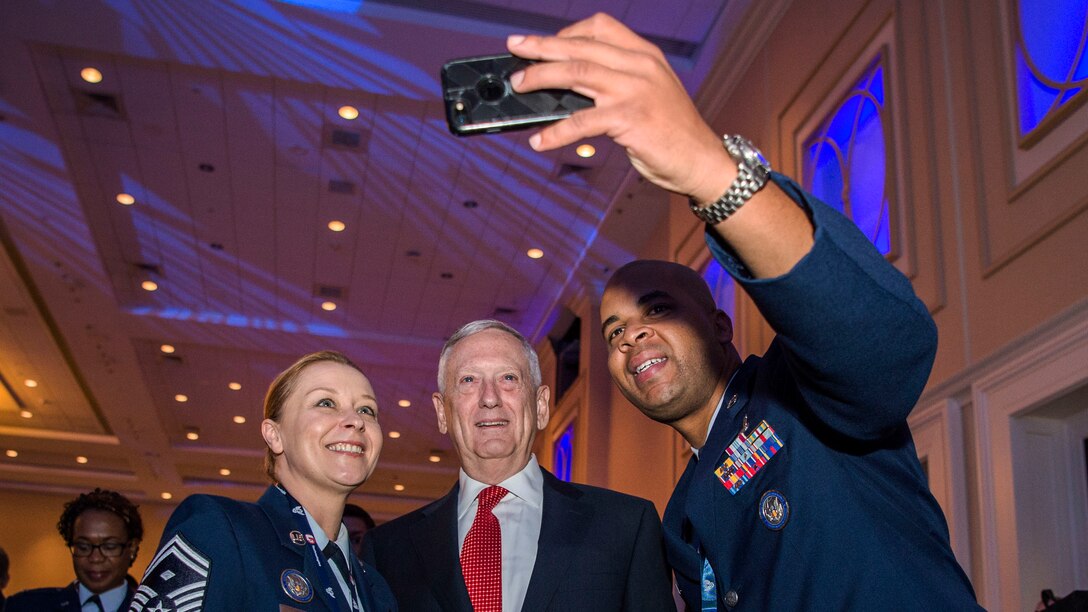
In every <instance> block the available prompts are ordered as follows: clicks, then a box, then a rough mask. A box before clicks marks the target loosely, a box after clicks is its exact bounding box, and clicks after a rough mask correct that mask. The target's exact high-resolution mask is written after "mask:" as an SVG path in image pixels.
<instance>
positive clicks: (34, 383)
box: [23, 378, 38, 389]
mask: <svg viewBox="0 0 1088 612" xmlns="http://www.w3.org/2000/svg"><path fill="white" fill-rule="evenodd" d="M23 384H24V385H26V386H28V387H30V388H31V389H33V388H34V387H37V386H38V381H36V380H34V379H33V378H28V379H26V380H24V381H23Z"/></svg>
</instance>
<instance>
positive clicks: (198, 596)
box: [130, 495, 248, 612]
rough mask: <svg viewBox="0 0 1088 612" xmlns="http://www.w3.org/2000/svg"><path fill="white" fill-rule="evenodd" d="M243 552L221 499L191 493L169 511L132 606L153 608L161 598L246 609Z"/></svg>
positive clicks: (209, 607)
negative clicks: (172, 511)
mask: <svg viewBox="0 0 1088 612" xmlns="http://www.w3.org/2000/svg"><path fill="white" fill-rule="evenodd" d="M241 551H242V547H241V546H240V545H239V542H238V538H237V534H236V533H235V531H234V529H233V527H232V525H231V521H230V518H229V516H228V515H227V513H226V512H225V511H224V508H223V506H222V505H221V504H220V503H219V501H218V499H217V498H215V497H211V496H208V495H194V496H191V497H189V498H187V499H186V500H185V501H183V502H182V503H181V505H180V506H178V508H177V510H175V511H174V513H173V514H172V515H171V516H170V520H169V521H168V522H167V524H166V529H165V530H164V531H163V534H162V539H161V540H160V541H159V548H158V550H157V551H156V552H155V557H154V558H153V559H152V560H151V563H150V564H149V565H148V567H147V571H146V572H145V573H144V578H143V581H141V583H140V587H139V589H137V591H136V596H135V598H134V599H133V601H132V606H131V607H130V610H131V611H132V612H139V611H142V610H145V609H150V608H153V607H154V606H155V605H156V604H157V603H158V602H174V604H176V605H181V604H182V603H184V604H185V605H197V608H198V609H205V610H241V609H243V608H244V607H245V602H244V599H243V598H244V595H245V592H246V588H248V587H246V586H244V584H245V581H244V580H243V571H244V570H243V567H244V564H243V560H242V557H241ZM179 597H183V598H184V602H179V601H178V598H179Z"/></svg>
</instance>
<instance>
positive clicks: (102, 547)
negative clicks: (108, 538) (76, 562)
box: [68, 542, 129, 557]
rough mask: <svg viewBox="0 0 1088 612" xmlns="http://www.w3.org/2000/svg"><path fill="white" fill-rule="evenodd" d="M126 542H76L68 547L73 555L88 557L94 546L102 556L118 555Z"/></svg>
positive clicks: (126, 544)
mask: <svg viewBox="0 0 1088 612" xmlns="http://www.w3.org/2000/svg"><path fill="white" fill-rule="evenodd" d="M128 544H129V543H128V542H103V543H101V544H91V543H90V542H76V543H75V544H72V545H71V546H69V547H68V548H69V549H70V550H71V551H72V556H73V557H89V556H91V554H92V553H94V551H95V549H96V548H97V549H98V552H100V553H102V556H103V557H120V556H121V552H122V551H124V550H125V548H126V547H127V546H128Z"/></svg>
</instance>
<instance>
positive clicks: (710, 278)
mask: <svg viewBox="0 0 1088 612" xmlns="http://www.w3.org/2000/svg"><path fill="white" fill-rule="evenodd" d="M703 280H704V281H706V284H707V286H708V287H710V294H711V295H713V296H714V303H715V304H717V305H718V308H720V309H722V310H724V311H725V313H726V314H727V315H729V318H730V319H732V318H733V306H734V298H733V290H734V288H735V287H736V283H735V282H734V281H733V277H732V276H729V273H728V272H726V271H725V268H723V267H722V265H721V264H720V263H718V262H717V261H716V260H714V259H711V260H710V263H708V264H707V265H706V270H705V271H703Z"/></svg>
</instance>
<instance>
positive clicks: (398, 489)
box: [393, 482, 404, 491]
mask: <svg viewBox="0 0 1088 612" xmlns="http://www.w3.org/2000/svg"><path fill="white" fill-rule="evenodd" d="M393 490H394V491H403V490H404V485H402V484H400V483H399V482H398V483H397V484H395V485H393Z"/></svg>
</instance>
